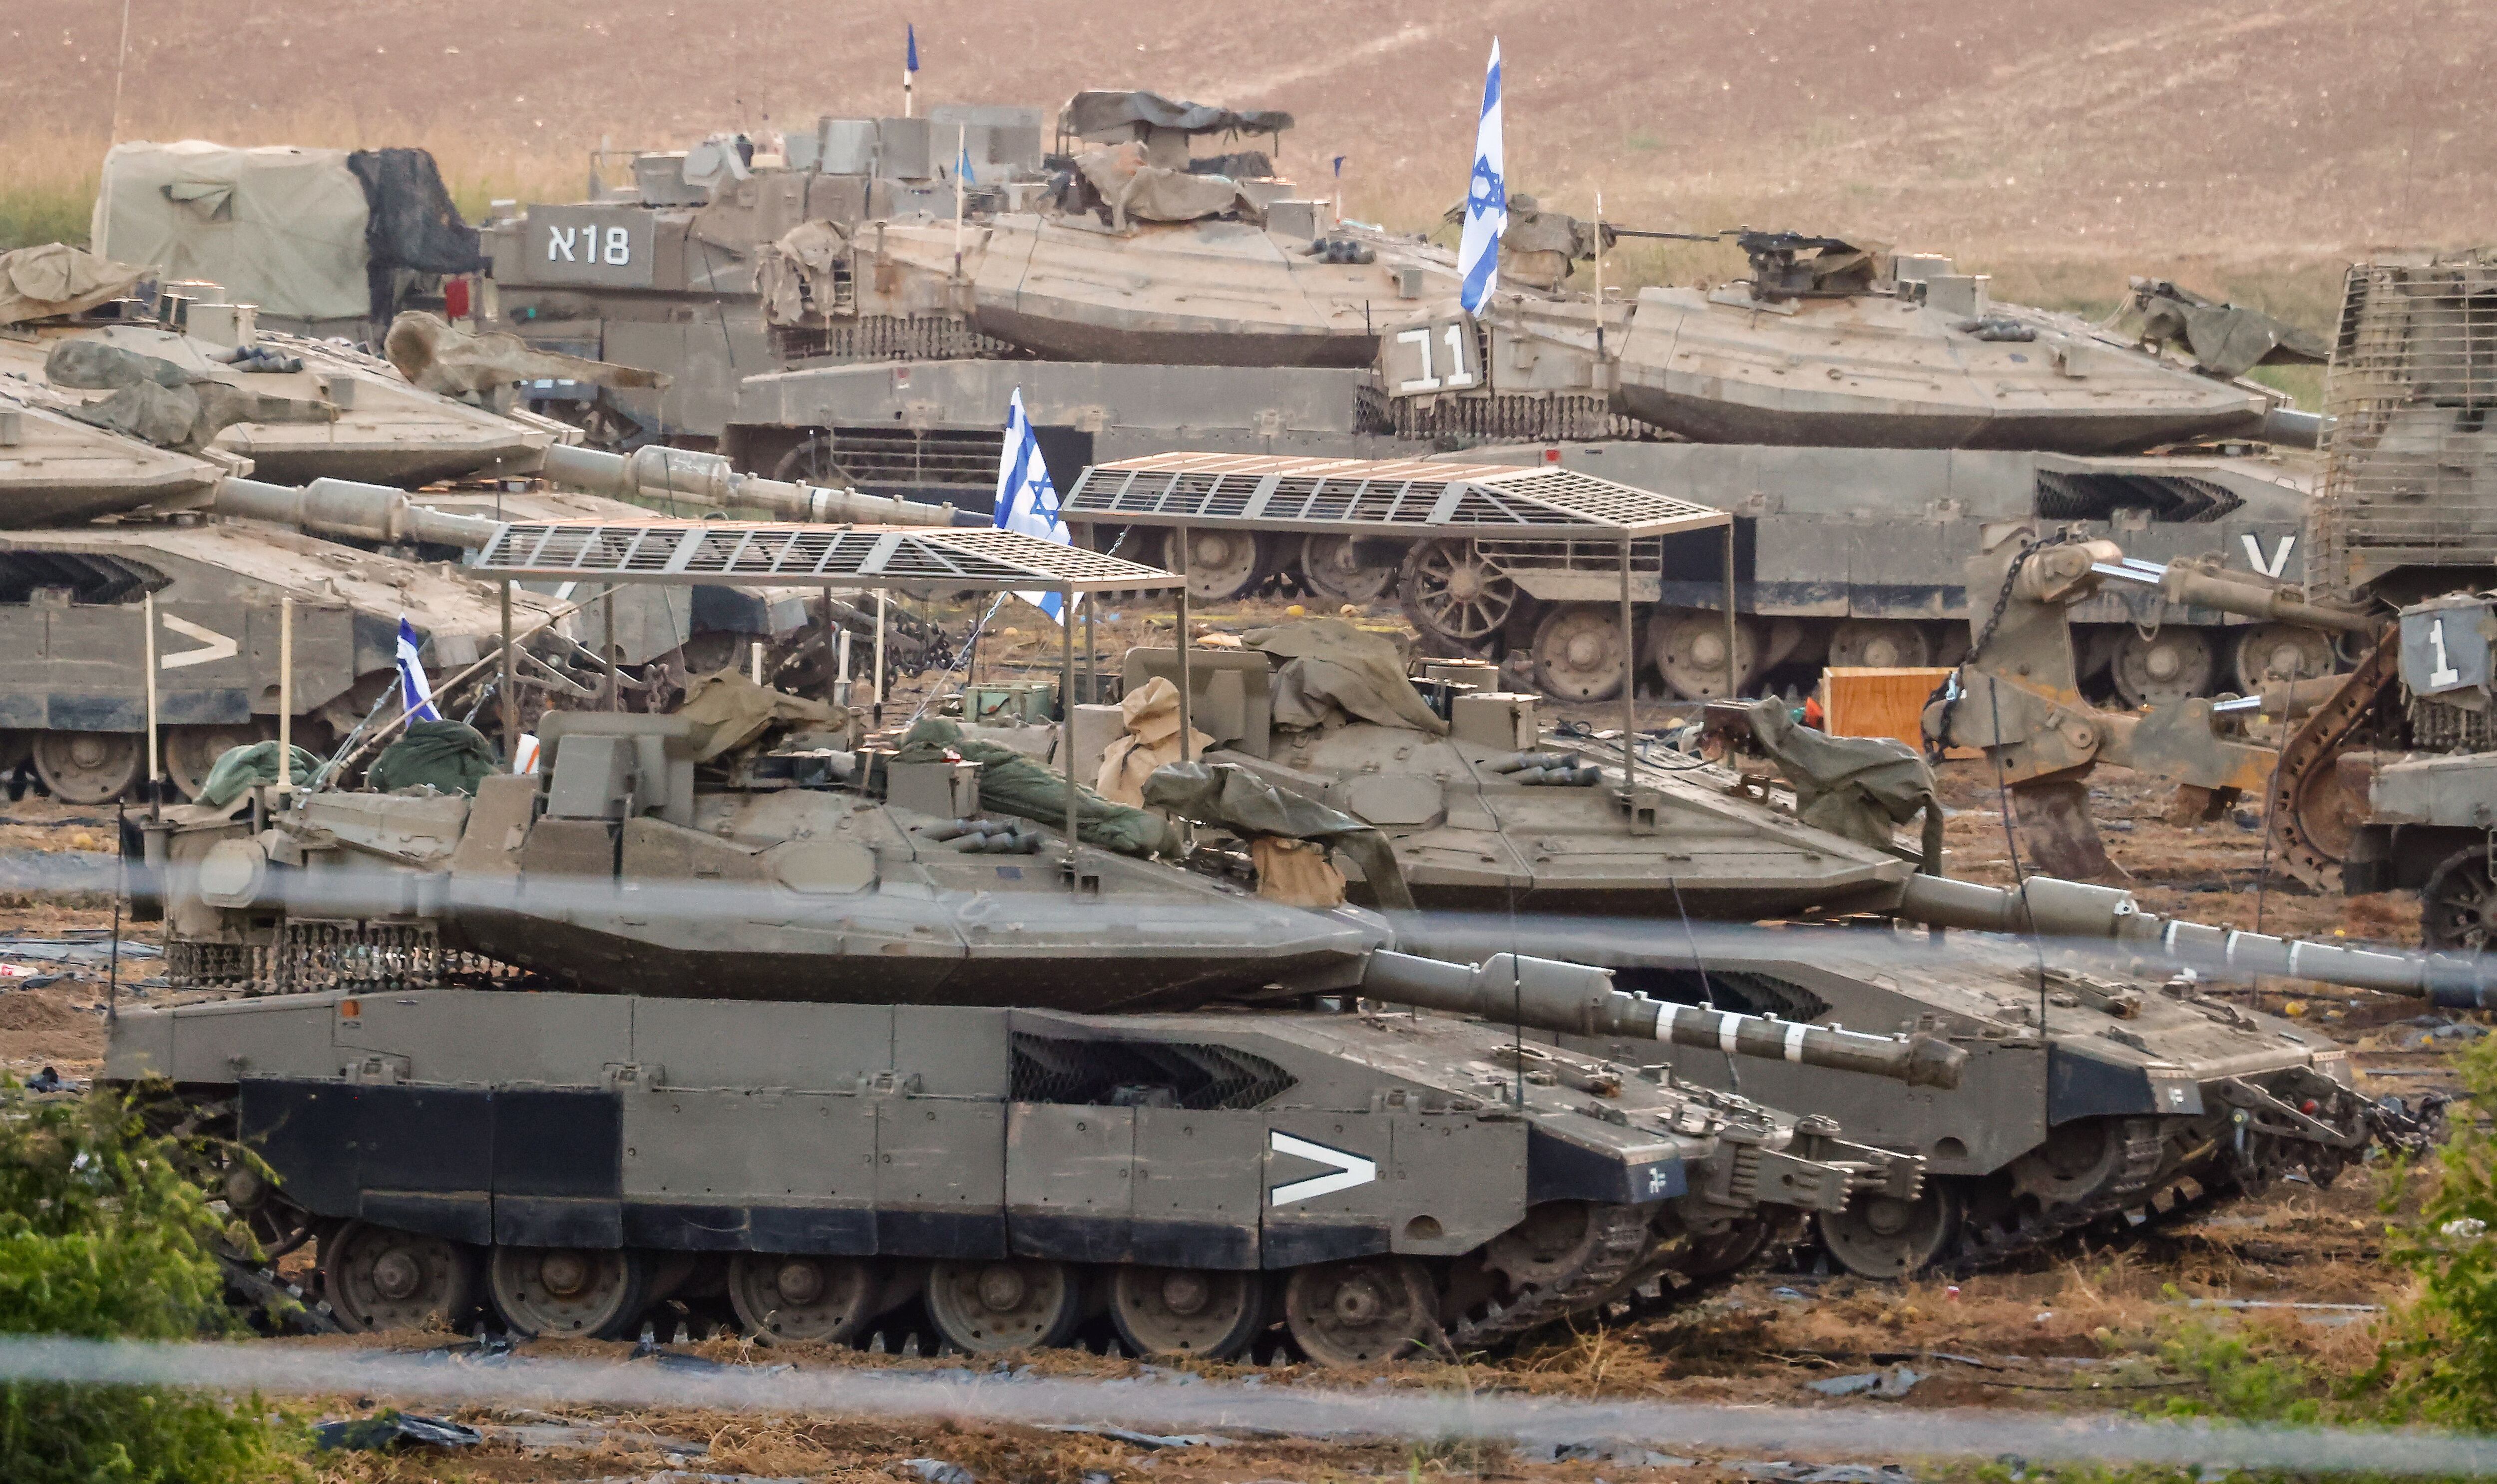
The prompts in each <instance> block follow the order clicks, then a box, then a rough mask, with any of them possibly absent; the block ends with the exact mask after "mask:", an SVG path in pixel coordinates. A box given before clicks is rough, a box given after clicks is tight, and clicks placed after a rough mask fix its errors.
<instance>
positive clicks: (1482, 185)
mask: <svg viewBox="0 0 2497 1484" xmlns="http://www.w3.org/2000/svg"><path fill="white" fill-rule="evenodd" d="M1500 156H1501V150H1500V38H1498V37H1494V38H1492V43H1491V71H1489V72H1487V73H1485V74H1483V105H1482V123H1481V125H1480V126H1479V127H1477V128H1476V129H1475V131H1474V168H1473V174H1472V175H1471V176H1470V177H1469V178H1468V180H1467V182H1466V233H1465V236H1464V237H1461V238H1459V239H1458V242H1457V275H1458V277H1459V279H1460V280H1462V281H1461V282H1460V284H1459V285H1458V289H1457V298H1458V300H1459V301H1460V302H1462V303H1463V304H1464V305H1465V306H1466V312H1467V313H1468V314H1480V313H1482V307H1483V305H1485V304H1487V303H1489V302H1491V296H1492V293H1493V291H1494V290H1496V289H1498V288H1499V287H1500V235H1501V233H1503V232H1506V231H1507V230H1508V173H1507V168H1506V167H1505V166H1503V165H1502V164H1501V157H1500Z"/></svg>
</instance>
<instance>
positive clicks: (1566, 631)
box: [1534, 603, 1623, 701]
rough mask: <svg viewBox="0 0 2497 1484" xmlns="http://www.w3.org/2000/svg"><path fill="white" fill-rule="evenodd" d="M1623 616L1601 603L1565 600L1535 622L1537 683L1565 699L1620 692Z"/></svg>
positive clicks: (1549, 693)
mask: <svg viewBox="0 0 2497 1484" xmlns="http://www.w3.org/2000/svg"><path fill="white" fill-rule="evenodd" d="M1622 651H1623V635H1622V616H1621V611H1620V610H1619V609H1618V608H1614V607H1608V606H1606V605H1604V604H1601V603H1564V604H1562V605H1561V606H1560V607H1558V608H1555V609H1554V610H1552V612H1550V613H1548V614H1546V615H1544V616H1543V621H1542V622H1541V623H1538V624H1536V625H1535V626H1534V683H1535V686H1536V688H1538V689H1540V690H1541V691H1542V692H1543V693H1544V694H1545V695H1547V696H1551V697H1553V698H1555V699H1557V700H1562V701H1610V700H1612V699H1613V698H1614V697H1616V696H1618V695H1620V694H1621V693H1622V659H1623V652H1622Z"/></svg>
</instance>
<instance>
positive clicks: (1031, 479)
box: [996, 387, 1075, 624]
mask: <svg viewBox="0 0 2497 1484" xmlns="http://www.w3.org/2000/svg"><path fill="white" fill-rule="evenodd" d="M996 523H997V529H999V530H1007V531H1021V532H1023V533H1024V534H1025V535H1027V536H1037V537H1039V538H1040V539H1041V540H1043V541H1055V542H1057V543H1058V544H1059V546H1073V545H1074V544H1075V536H1074V533H1073V532H1072V531H1069V530H1068V529H1067V528H1066V522H1065V521H1063V520H1060V519H1059V514H1058V487H1057V486H1055V485H1053V484H1051V483H1050V481H1049V465H1048V464H1047V463H1045V462H1043V461H1042V459H1041V457H1040V440H1039V439H1038V438H1037V437H1035V436H1033V434H1032V430H1031V419H1029V418H1028V417H1026V416H1025V415H1024V410H1023V388H1021V387H1017V388H1015V391H1014V398H1013V400H1012V401H1010V402H1008V403H1007V405H1006V441H1005V447H1004V449H1003V450H1002V451H1001V452H1000V453H999V455H998V458H997V513H996ZM1015 596H1016V597H1019V598H1021V599H1023V600H1024V601H1025V602H1027V603H1028V604H1030V605H1031V606H1032V607H1034V608H1037V609H1039V610H1040V611H1041V612H1042V613H1044V614H1047V615H1049V616H1050V618H1051V620H1052V621H1053V622H1057V623H1060V624H1063V623H1064V622H1065V621H1066V616H1065V615H1064V613H1062V612H1061V610H1062V609H1064V607H1065V606H1066V594H1064V593H1062V592H1018V593H1016V594H1015Z"/></svg>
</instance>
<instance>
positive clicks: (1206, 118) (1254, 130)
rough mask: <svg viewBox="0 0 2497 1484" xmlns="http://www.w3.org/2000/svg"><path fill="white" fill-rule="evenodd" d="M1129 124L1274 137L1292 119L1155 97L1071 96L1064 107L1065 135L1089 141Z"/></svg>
mask: <svg viewBox="0 0 2497 1484" xmlns="http://www.w3.org/2000/svg"><path fill="white" fill-rule="evenodd" d="M1130 124H1151V125H1152V126H1154V128H1157V129H1185V130H1186V131H1187V132H1188V133H1190V134H1280V133H1282V132H1283V131H1284V130H1286V129H1288V128H1290V127H1291V126H1292V115H1291V114H1289V113H1286V112H1284V111H1281V110H1280V109H1226V108H1220V107H1217V106H1216V105H1214V104H1210V103H1186V102H1182V101H1180V100H1178V99H1172V98H1165V97H1163V96H1162V95H1161V94H1159V93H1148V92H1144V91H1142V90H1138V91H1133V92H1084V93H1077V94H1076V95H1075V97H1074V98H1073V99H1072V100H1070V101H1069V102H1068V103H1067V105H1066V117H1065V125H1066V132H1067V133H1069V134H1072V135H1076V136H1078V137H1079V138H1084V139H1090V138H1092V137H1094V136H1097V135H1102V134H1107V133H1109V132H1111V131H1112V130H1114V129H1120V128H1123V127H1125V126H1127V125H1130Z"/></svg>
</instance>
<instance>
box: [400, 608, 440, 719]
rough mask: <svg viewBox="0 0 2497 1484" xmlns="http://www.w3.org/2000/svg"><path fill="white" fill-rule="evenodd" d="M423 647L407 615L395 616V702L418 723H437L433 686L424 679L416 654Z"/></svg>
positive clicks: (421, 661)
mask: <svg viewBox="0 0 2497 1484" xmlns="http://www.w3.org/2000/svg"><path fill="white" fill-rule="evenodd" d="M423 647H424V643H423V641H421V640H419V639H418V638H417V637H416V630H415V628H414V627H412V626H411V625H410V624H409V623H408V621H407V615H405V614H401V615H399V616H398V698H399V702H400V704H402V705H403V706H405V707H406V708H407V713H408V714H409V715H410V716H412V717H414V718H415V719H417V720H419V721H440V720H441V719H442V713H441V712H440V711H437V710H434V709H433V686H432V685H431V684H430V683H428V682H427V680H426V679H425V661H424V660H422V659H420V658H418V656H417V651H418V650H419V649H421V648H423Z"/></svg>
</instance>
